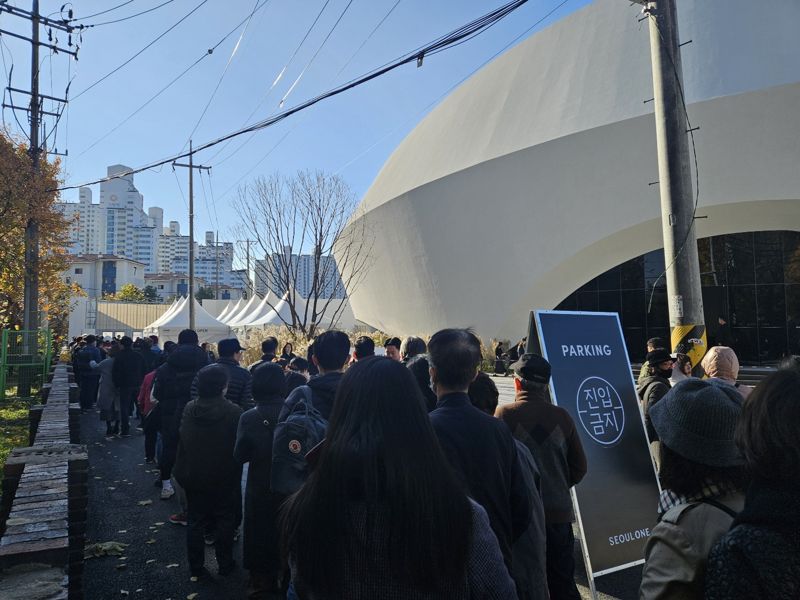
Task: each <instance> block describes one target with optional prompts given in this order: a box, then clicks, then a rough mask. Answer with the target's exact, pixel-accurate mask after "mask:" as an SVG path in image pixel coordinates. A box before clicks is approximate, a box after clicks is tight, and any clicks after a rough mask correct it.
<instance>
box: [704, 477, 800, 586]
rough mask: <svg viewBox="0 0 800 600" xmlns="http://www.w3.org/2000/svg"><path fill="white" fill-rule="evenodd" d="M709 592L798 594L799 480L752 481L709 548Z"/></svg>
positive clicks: (799, 563)
mask: <svg viewBox="0 0 800 600" xmlns="http://www.w3.org/2000/svg"><path fill="white" fill-rule="evenodd" d="M705 591H706V595H705V597H706V598H707V599H708V600H744V599H750V598H770V600H796V599H797V598H800V482H798V481H797V480H793V481H788V480H787V481H781V482H767V481H765V480H761V479H756V480H755V481H753V483H752V484H751V485H750V488H749V489H748V490H747V495H746V496H745V503H744V510H743V511H742V512H741V513H739V515H738V516H737V517H736V519H734V521H733V526H732V527H731V529H730V531H729V532H728V533H726V534H725V535H724V536H722V538H720V540H719V541H718V542H717V544H716V545H715V546H714V548H713V549H712V550H711V554H710V555H709V558H708V566H707V570H706V589H705Z"/></svg>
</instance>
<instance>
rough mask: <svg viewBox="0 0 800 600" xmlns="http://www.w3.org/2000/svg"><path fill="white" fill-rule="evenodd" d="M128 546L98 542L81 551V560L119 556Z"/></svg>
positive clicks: (119, 543)
mask: <svg viewBox="0 0 800 600" xmlns="http://www.w3.org/2000/svg"><path fill="white" fill-rule="evenodd" d="M127 547H128V544H123V543H122V542H115V541H110V542H98V543H97V544H90V545H89V546H86V548H85V549H84V551H83V558H84V559H88V558H99V557H101V556H121V555H122V553H123V551H124V550H125V548H127Z"/></svg>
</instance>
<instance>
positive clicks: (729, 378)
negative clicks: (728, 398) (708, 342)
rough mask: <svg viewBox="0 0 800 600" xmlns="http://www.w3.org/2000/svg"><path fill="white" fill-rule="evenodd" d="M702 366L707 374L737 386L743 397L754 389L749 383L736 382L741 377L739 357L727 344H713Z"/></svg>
mask: <svg viewBox="0 0 800 600" xmlns="http://www.w3.org/2000/svg"><path fill="white" fill-rule="evenodd" d="M700 366H702V367H703V371H704V372H705V374H706V375H708V376H709V377H711V378H714V379H722V380H723V381H726V382H727V383H730V384H731V385H734V386H736V389H737V390H739V393H740V394H741V395H742V398H747V396H749V395H750V392H751V391H752V388H751V387H750V386H748V385H740V384H737V383H736V379H737V377H739V359H738V358H737V357H736V352H734V351H733V349H732V348H728V347H727V346H712V347H711V348H709V349H708V352H706V355H705V356H704V357H703V360H702V362H701V363H700Z"/></svg>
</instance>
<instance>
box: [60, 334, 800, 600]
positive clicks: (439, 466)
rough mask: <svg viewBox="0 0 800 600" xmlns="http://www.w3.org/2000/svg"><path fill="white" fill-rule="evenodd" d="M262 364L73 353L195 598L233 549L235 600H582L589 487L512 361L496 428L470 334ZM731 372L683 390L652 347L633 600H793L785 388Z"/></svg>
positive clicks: (710, 371) (494, 395) (797, 422)
mask: <svg viewBox="0 0 800 600" xmlns="http://www.w3.org/2000/svg"><path fill="white" fill-rule="evenodd" d="M278 349H279V342H278V340H277V339H276V338H274V337H269V338H267V339H265V340H264V341H263V342H262V344H261V352H262V356H261V358H260V360H258V361H257V362H255V363H254V364H251V365H249V366H248V365H243V364H242V361H243V356H244V354H243V351H244V348H242V346H241V345H240V343H239V341H238V340H237V339H235V338H231V339H226V340H222V341H220V342H219V343H218V344H217V354H218V357H217V356H215V355H213V354H212V353H211V352H210V350H209V349H208V347H201V345H200V344H199V339H198V336H197V334H196V333H195V332H194V331H192V330H184V331H183V332H181V334H180V336H179V337H178V341H177V344H173V343H171V342H167V343H165V344H164V347H163V349H162V348H160V347H159V345H158V339H157V338H155V337H153V338H148V339H141V340H136V341H133V340H131V339H130V338H128V337H123V338H121V339H119V340H113V341H102V342H101V344H100V347H98V340H97V339H96V338H95V337H94V336H87V337H86V338H84V339H81V340H76V341H75V342H74V349H73V359H72V360H73V365H74V370H75V373H76V376H77V379H78V381H79V384H80V388H81V389H80V393H81V407H82V408H83V409H84V410H91V409H92V408H93V406H94V404H95V402H97V403H98V405H99V406H98V408H99V412H100V418H101V419H102V421H103V422H104V423H105V425H106V435H107V436H108V437H109V438H110V439H113V438H114V437H116V436H123V437H124V436H129V435H130V434H131V423H132V422H135V420H134V416H138V417H139V419H140V427H141V429H142V430H143V433H144V435H143V438H144V454H145V459H146V461H147V462H148V463H155V462H157V463H158V467H159V471H160V473H159V477H158V480H157V481H156V482H155V483H156V485H157V486H158V487H160V488H161V491H160V494H161V498H162V499H164V500H165V501H172V502H176V504H177V506H178V507H179V510H178V511H177V512H176V513H175V514H174V515H172V516H171V517H170V521H171V522H173V523H175V524H177V525H183V526H185V527H186V532H187V535H186V555H187V558H188V564H189V570H190V573H189V575H190V576H191V577H192V578H197V579H202V578H207V577H209V576H210V574H209V571H207V570H206V567H205V546H206V545H213V546H214V551H215V554H216V559H217V565H218V569H217V570H218V575H219V576H222V577H225V576H227V575H229V574H230V573H232V572H233V571H234V569H236V568H237V565H236V562H235V560H234V552H233V548H234V542H235V540H236V539H237V538H238V536H239V534H240V532H241V533H242V535H243V567H244V568H245V569H247V570H248V572H249V583H248V589H247V596H248V597H249V598H267V597H274V596H272V595H274V594H276V593H279V594H281V595H286V597H287V598H289V599H293V598H302V599H309V600H317V599H334V598H336V599H338V598H348V599H351V598H352V599H374V598H386V599H394V598H398V599H417V598H419V599H433V598H442V599H445V598H446V599H453V598H465V599H466V598H497V599H503V600H505V599H509V598H511V599H513V598H520V599H543V600H544V599H547V598H551V599H554V600H558V599H562V598H563V599H575V598H580V595H579V593H578V590H577V587H576V585H575V573H574V571H575V564H574V558H573V556H574V535H573V522H574V514H573V505H572V500H571V497H570V488H571V487H572V486H574V485H578V484H579V483H580V481H581V479H582V478H583V477H584V475H585V474H586V473H587V469H589V468H591V465H587V460H586V456H585V454H584V451H583V448H582V445H581V441H580V437H579V435H578V432H577V430H576V427H575V424H574V422H573V421H572V418H571V417H570V415H569V413H568V412H567V411H566V410H564V409H563V408H560V407H558V406H555V405H553V404H552V403H551V402H550V397H549V388H548V386H549V382H550V375H551V373H550V365H549V363H548V362H547V361H546V360H545V359H544V358H542V357H541V356H538V355H536V354H531V353H526V352H525V343H524V340H523V341H522V342H520V344H519V345H515V346H514V347H513V348H512V350H513V354H514V357H513V358H514V360H513V361H509V362H508V363H506V362H503V364H502V369H501V368H500V367H499V365H496V369H495V370H496V372H497V373H498V374H501V373H502V374H505V373H506V371H507V370H510V371H511V372H512V373H513V377H514V388H515V399H514V402H512V403H510V404H504V405H501V406H498V397H499V393H498V389H497V387H496V385H495V383H494V381H493V379H492V378H491V377H490V376H488V375H487V374H485V373H483V372H481V371H480V365H481V362H482V351H481V344H480V341H479V339H478V338H477V337H476V336H475V335H474V334H473V333H472V332H471V331H470V330H466V329H445V330H442V331H439V332H437V333H435V334H434V335H433V336H432V337H431V338H430V339H429V340H428V342H427V343H426V342H425V341H424V340H423V339H421V338H417V337H409V338H406V339H404V340H400V339H399V338H396V337H393V338H389V339H388V340H387V341H386V342H385V344H384V356H376V351H375V343H374V341H373V339H372V338H370V337H367V336H362V337H358V338H357V339H355V340H352V341H351V340H350V338H349V337H348V336H347V335H346V334H345V333H343V332H340V331H326V332H324V333H321V334H320V335H318V336H317V337H316V338H315V339H314V341H313V344H311V346H310V348H309V352H308V355H307V356H306V357H305V358H304V357H302V356H296V355H295V353H294V348H293V347H292V345H291V344H285V345H284V346H283V347H282V348H281V349H280V352H279V351H278ZM497 350H498V352H497V353H496V358H497V360H498V361H501V360H502V361H507V360H508V352H505V351H503V350H502V347H498V349H497ZM738 368H739V366H738V361H737V359H736V355H735V353H734V352H733V350H732V349H731V348H729V347H726V346H715V347H712V348H710V349H709V352H708V353H707V354H706V357H705V358H704V360H703V362H702V369H703V370H704V372H705V374H706V378H703V379H700V378H695V377H693V376H692V365H691V361H690V360H689V358H688V356H686V355H685V354H681V353H678V354H677V355H673V354H671V353H670V352H669V351H667V350H666V349H665V344H664V342H663V340H659V339H652V340H649V341H648V354H647V362H646V364H645V365H644V366H643V369H642V370H643V373H642V375H641V376H640V380H639V385H638V394H639V398H640V400H641V404H642V411H643V414H644V418H645V424H646V431H647V435H648V437H649V439H650V442H651V451H652V454H653V459H654V462H655V464H656V465H657V466H658V475H659V479H660V481H661V487H662V493H661V497H660V499H659V505H658V506H657V507H656V506H654V507H653V520H654V524H655V525H654V527H653V529H652V535H651V537H650V539H649V540H648V543H647V546H646V551H645V557H644V558H645V560H646V562H645V566H644V569H643V575H642V583H641V590H640V596H641V598H647V599H650V598H704V597H705V598H710V599H717V598H719V599H722V598H726V599H727V598H734V599H735V598H767V597H769V598H779V599H781V598H787V599H788V598H798V597H800V489H799V488H798V485H800V484H798V482H800V368H799V367H798V362H797V361H795V360H789V361H787V362H786V364H785V365H784V367H783V368H782V369H781V370H779V371H778V372H776V373H775V374H773V375H771V376H769V377H767V378H766V379H765V380H764V381H763V382H762V383H761V384H759V386H757V387H756V389H754V390H751V389H750V388H748V387H746V386H742V385H738V384H737V382H736V379H737V375H738ZM244 465H247V481H246V488H245V492H244V498H242V477H243V467H244Z"/></svg>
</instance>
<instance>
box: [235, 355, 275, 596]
mask: <svg viewBox="0 0 800 600" xmlns="http://www.w3.org/2000/svg"><path fill="white" fill-rule="evenodd" d="M252 374H253V383H252V389H253V399H254V400H255V402H256V406H255V408H251V409H250V410H248V411H246V412H244V413H243V414H242V416H241V417H240V419H239V428H238V430H237V432H236V446H235V448H234V451H233V454H234V457H235V458H236V460H238V461H239V462H240V463H242V464H244V463H250V465H249V467H248V469H247V489H246V491H245V497H244V504H245V507H244V545H243V554H244V567H245V569H247V570H248V571H250V582H249V584H248V596H249V598H266V597H267V594H269V593H271V592H277V591H278V590H279V589H280V587H279V583H280V582H279V578H280V575H281V574H282V573H281V556H280V536H279V533H278V524H277V521H278V511H279V509H280V505H281V503H282V502H283V500H284V497H283V496H282V495H280V494H276V493H274V492H272V491H270V489H269V479H270V472H271V470H272V436H273V433H274V431H275V425H276V424H277V422H278V415H279V414H280V412H281V408H282V407H283V401H284V398H285V396H286V378H285V377H284V375H283V369H281V367H280V365H278V364H276V363H268V362H265V363H262V364H260V365H258V366H256V367H255V368H254V369H253V372H252Z"/></svg>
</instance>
